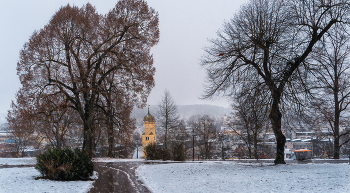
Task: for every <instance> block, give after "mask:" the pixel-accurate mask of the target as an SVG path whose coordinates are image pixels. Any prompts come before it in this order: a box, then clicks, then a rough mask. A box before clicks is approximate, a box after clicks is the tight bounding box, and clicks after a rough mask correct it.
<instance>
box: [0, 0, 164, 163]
mask: <svg viewBox="0 0 350 193" xmlns="http://www.w3.org/2000/svg"><path fill="white" fill-rule="evenodd" d="M158 22H159V19H158V13H157V12H156V11H155V10H154V9H152V8H150V7H149V6H148V5H147V3H146V2H145V1H143V0H120V1H118V2H117V4H116V5H115V7H114V8H113V9H111V10H110V11H109V12H108V13H107V14H104V15H102V14H99V13H97V12H96V9H95V7H94V6H92V5H91V4H86V5H84V6H83V7H81V8H79V7H76V6H71V5H69V4H68V5H67V6H64V7H61V8H60V9H59V10H58V11H57V12H56V13H55V14H54V15H53V16H52V18H51V19H50V21H49V23H48V24H47V25H45V26H44V27H43V28H42V29H40V30H38V31H35V32H34V33H33V34H32V36H31V37H30V39H29V41H28V42H27V43H25V45H24V47H23V49H22V50H21V51H20V60H19V62H18V64H17V74H18V76H19V78H20V82H21V85H22V87H21V88H20V90H19V91H18V92H17V94H16V101H14V102H13V103H12V106H11V110H10V111H9V114H8V117H7V119H8V122H9V126H10V128H11V129H13V132H14V135H15V136H16V141H17V142H18V143H27V141H28V140H29V139H26V138H28V137H29V136H34V137H36V138H37V140H39V141H40V140H43V139H47V140H48V142H49V144H50V145H51V146H53V147H57V148H62V147H66V146H71V145H72V144H69V143H68V142H71V143H73V141H74V142H82V150H83V152H85V153H86V154H87V155H88V156H89V157H90V158H91V157H93V156H94V152H95V151H96V146H97V145H98V144H99V143H100V144H108V147H109V148H108V155H109V156H113V153H112V150H113V147H114V146H115V144H116V143H117V142H118V143H128V142H129V141H130V137H131V135H132V132H133V130H134V129H135V120H133V119H132V118H131V117H130V114H131V111H132V109H133V107H134V106H138V107H143V106H145V103H146V101H147V97H148V95H149V93H150V91H151V89H152V88H153V87H154V84H155V83H154V79H153V76H154V73H155V68H154V67H153V58H152V55H151V54H150V49H151V48H152V47H153V46H154V45H156V44H157V43H158V41H159V24H158ZM68 139H71V141H69V140H68Z"/></svg>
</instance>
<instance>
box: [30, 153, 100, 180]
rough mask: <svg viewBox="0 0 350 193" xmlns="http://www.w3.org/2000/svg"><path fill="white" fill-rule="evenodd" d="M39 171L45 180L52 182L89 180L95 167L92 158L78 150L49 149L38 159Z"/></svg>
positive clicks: (37, 167)
mask: <svg viewBox="0 0 350 193" xmlns="http://www.w3.org/2000/svg"><path fill="white" fill-rule="evenodd" d="M36 160H37V164H36V166H35V169H37V170H38V171H39V172H40V173H41V175H42V177H43V178H45V179H51V180H62V181H71V180H88V178H89V177H90V176H91V175H92V174H93V171H94V165H93V163H92V161H91V160H90V158H89V157H88V156H87V155H85V154H84V153H83V152H81V151H80V150H79V149H78V148H77V149H75V150H71V149H69V148H66V149H57V148H54V149H49V150H47V151H46V152H44V153H43V154H40V155H38V156H37V157H36Z"/></svg>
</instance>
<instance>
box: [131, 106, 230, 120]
mask: <svg viewBox="0 0 350 193" xmlns="http://www.w3.org/2000/svg"><path fill="white" fill-rule="evenodd" d="M178 111H179V114H180V117H181V118H183V119H188V118H189V117H191V116H193V115H204V114H207V115H210V116H213V117H221V116H224V115H228V114H230V113H231V110H230V109H229V108H224V107H220V106H215V105H178ZM150 113H151V114H152V115H153V116H156V115H157V106H156V105H151V106H150ZM146 114H147V107H145V108H143V109H139V108H134V110H133V112H132V115H131V117H133V118H136V120H137V122H139V123H140V122H142V119H143V117H145V115H146Z"/></svg>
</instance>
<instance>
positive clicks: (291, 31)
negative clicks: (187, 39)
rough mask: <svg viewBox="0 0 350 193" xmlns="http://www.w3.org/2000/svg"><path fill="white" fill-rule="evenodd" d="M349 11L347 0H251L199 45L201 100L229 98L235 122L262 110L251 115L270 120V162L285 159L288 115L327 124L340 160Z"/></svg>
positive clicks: (344, 121) (346, 93)
mask: <svg viewBox="0 0 350 193" xmlns="http://www.w3.org/2000/svg"><path fill="white" fill-rule="evenodd" d="M349 14H350V1H349V0H303V1H301V0H290V1H284V0H250V1H249V2H248V3H247V4H245V5H244V6H242V7H241V9H240V11H239V12H238V13H236V14H235V15H234V17H233V18H232V19H230V20H228V21H227V22H225V23H224V25H223V27H222V28H221V29H220V30H219V31H218V33H217V38H215V39H212V40H210V43H211V44H210V46H208V47H207V48H206V49H205V55H204V56H203V58H202V61H201V65H202V67H204V68H205V69H206V71H207V83H208V84H207V87H206V90H205V94H204V98H211V97H213V96H216V95H221V96H226V97H229V98H232V99H233V100H234V101H235V104H236V105H237V111H238V114H239V115H240V117H241V120H242V123H241V125H242V126H244V124H247V121H244V119H245V118H252V117H254V116H255V117H257V116H260V115H254V112H256V111H255V110H254V108H255V109H259V108H261V111H262V112H261V113H265V115H263V114H261V115H263V116H265V117H261V119H260V118H259V119H255V120H256V121H258V122H259V121H260V120H265V119H266V118H269V122H270V124H271V126H272V129H273V132H274V135H275V138H276V141H277V151H276V158H275V164H284V163H285V161H284V148H285V143H286V137H285V135H284V134H283V132H282V124H285V123H288V120H290V117H299V118H301V119H305V120H307V119H308V123H310V124H313V125H312V126H313V127H322V126H323V127H324V126H325V125H327V126H326V127H328V128H330V130H331V132H332V135H333V136H334V158H339V147H340V146H341V144H340V143H339V139H340V138H341V137H342V136H343V135H345V134H344V133H342V134H340V133H339V127H340V126H342V127H347V126H348V124H347V115H348V114H349V113H348V112H347V107H348V104H349V83H348V81H349V77H348V76H349V71H348V68H349V57H348V52H349V40H348V38H349V34H348V31H349V21H350V20H349ZM257 93H261V94H258V95H257ZM261 104H264V105H265V106H264V107H261ZM251 105H253V107H252V106H251ZM247 109H249V110H248V111H245V112H243V111H242V110H247ZM247 113H248V114H247ZM258 122H257V123H258ZM306 122H307V121H306ZM248 123H249V122H248ZM252 124H255V123H252ZM316 124H318V125H316ZM255 126H256V125H255ZM255 126H254V125H253V126H252V127H255ZM257 132H259V131H257ZM252 135H255V134H254V133H252ZM345 142H346V140H345Z"/></svg>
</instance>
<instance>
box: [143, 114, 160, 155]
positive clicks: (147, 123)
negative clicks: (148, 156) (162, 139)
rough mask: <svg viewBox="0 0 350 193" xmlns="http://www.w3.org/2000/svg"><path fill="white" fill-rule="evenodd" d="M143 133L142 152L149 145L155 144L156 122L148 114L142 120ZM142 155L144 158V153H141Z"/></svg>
mask: <svg viewBox="0 0 350 193" xmlns="http://www.w3.org/2000/svg"><path fill="white" fill-rule="evenodd" d="M143 128H144V133H143V134H142V150H144V149H145V147H146V146H147V145H148V144H150V143H157V134H156V121H155V119H154V117H153V116H152V115H151V114H150V113H149V108H148V114H147V115H146V116H145V117H144V118H143ZM142 155H143V157H144V158H145V153H144V152H143V151H142Z"/></svg>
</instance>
